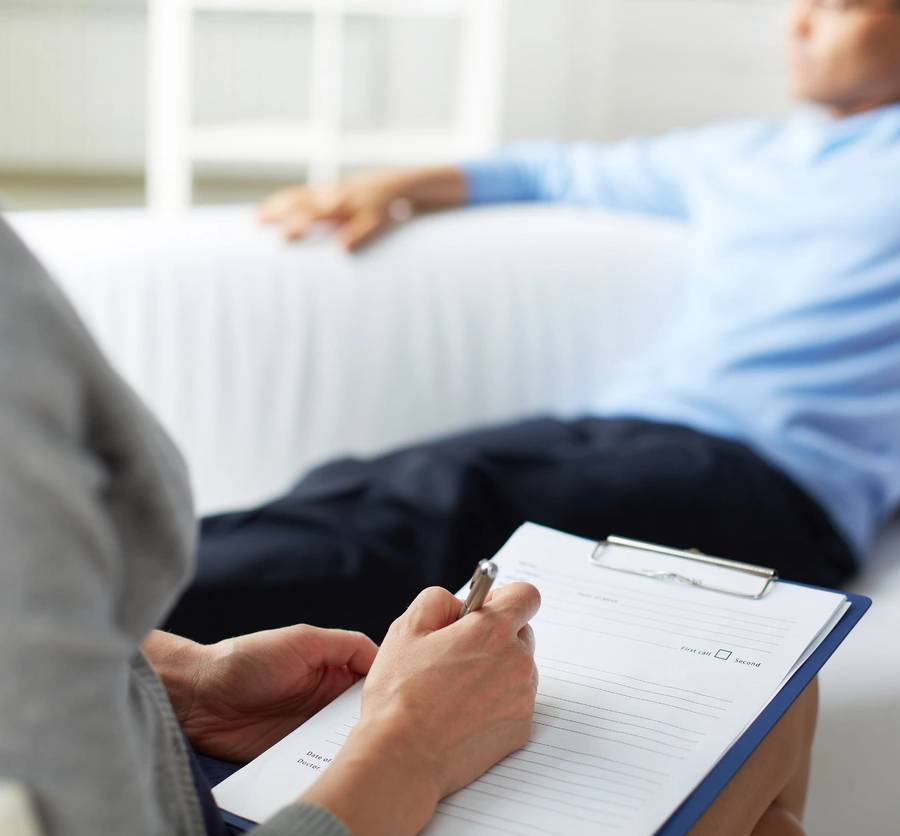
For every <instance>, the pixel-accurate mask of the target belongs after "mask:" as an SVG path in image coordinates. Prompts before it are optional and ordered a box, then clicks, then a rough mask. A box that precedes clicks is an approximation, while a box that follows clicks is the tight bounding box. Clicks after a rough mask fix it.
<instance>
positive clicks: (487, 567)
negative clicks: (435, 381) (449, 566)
mask: <svg viewBox="0 0 900 836" xmlns="http://www.w3.org/2000/svg"><path fill="white" fill-rule="evenodd" d="M498 571H499V570H498V569H497V564H496V563H494V561H492V560H482V561H481V562H480V563H479V564H478V566H476V567H475V574H474V575H472V580H470V581H469V594H468V596H467V597H466V602H465V603H464V604H463V605H462V608H461V609H460V611H459V615H458V616H457V617H456V620H457V621H459V619H460V618H462V617H463V616H464V615H468V614H469V613H470V612H475V610H480V609H481V608H482V606H483V605H484V600H485V598H487V596H488V592H490V591H491V587H492V586H493V585H494V580H495V579H496V577H497V572H498Z"/></svg>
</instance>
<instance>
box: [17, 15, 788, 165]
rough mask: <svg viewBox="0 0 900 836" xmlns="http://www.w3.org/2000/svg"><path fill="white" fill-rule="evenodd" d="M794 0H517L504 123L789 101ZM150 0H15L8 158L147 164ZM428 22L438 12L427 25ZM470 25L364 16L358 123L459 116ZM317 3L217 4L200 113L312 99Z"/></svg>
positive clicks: (668, 123)
mask: <svg viewBox="0 0 900 836" xmlns="http://www.w3.org/2000/svg"><path fill="white" fill-rule="evenodd" d="M783 6H784V2H783V0H512V14H511V19H510V22H509V37H508V46H509V55H508V81H507V94H506V102H505V110H504V114H505V127H504V134H505V136H506V137H507V138H509V139H516V138H526V137H552V136H560V137H564V138H572V137H592V138H608V137H615V136H621V135H623V134H627V133H632V132H635V131H658V130H664V129H666V128H669V127H672V126H675V125H690V124H697V123H699V122H703V121H706V120H708V119H711V118H722V117H730V116H746V115H763V116H765V115H772V114H779V113H781V112H783V111H784V109H785V106H786V104H785V101H784V97H783V94H782V92H781V69H780V56H779V49H778V45H779V32H778V18H779V16H780V14H781V10H782V7H783ZM144 13H145V9H144V3H143V2H142V0H0V114H2V117H0V118H2V120H3V128H2V130H0V169H7V170H8V169H16V168H22V169H63V170H65V169H68V170H89V171H95V170H108V171H136V170H138V169H139V168H140V165H141V161H142V157H143V132H144V79H145V75H144ZM424 26H427V27H428V28H423V27H424ZM457 37H458V32H455V31H454V30H453V29H452V28H448V27H443V28H442V25H441V24H435V23H433V22H432V23H431V24H425V23H424V22H423V21H418V22H405V23H399V24H398V23H395V24H391V25H389V26H387V27H386V26H385V25H384V24H382V23H379V22H378V21H375V20H365V21H359V22H358V23H356V24H355V25H354V26H353V27H352V30H351V32H350V42H351V59H350V60H349V61H348V67H347V73H348V79H349V89H350V91H351V95H350V96H349V99H348V104H347V107H346V112H345V118H346V121H347V123H348V124H349V125H353V126H363V125H377V124H380V123H384V122H385V121H390V122H391V123H395V122H400V123H407V124H429V125H439V124H441V123H442V122H444V121H447V118H448V115H449V114H448V110H447V108H448V107H449V104H448V102H449V96H448V95H446V91H448V90H449V89H450V79H451V78H452V77H453V72H454V70H453V60H454V52H455V48H456V43H457ZM308 38H309V32H308V29H307V28H306V26H305V24H304V22H303V21H302V20H297V19H284V18H279V17H273V16H250V17H246V18H232V17H230V16H229V17H227V18H226V17H224V16H208V17H207V18H206V19H205V20H204V21H203V23H202V25H201V26H200V28H199V33H198V56H199V59H200V67H199V70H198V72H197V79H196V95H197V117H198V119H200V120H205V121H215V120H216V119H218V118H222V117H225V116H234V115H236V114H239V115H245V116H272V115H279V114H288V115H295V116H302V115H303V113H304V111H305V108H306V104H307V100H306V88H307V85H306V62H305V60H304V55H305V54H306V45H307V44H308Z"/></svg>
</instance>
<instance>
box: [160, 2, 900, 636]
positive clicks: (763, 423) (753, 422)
mask: <svg viewBox="0 0 900 836" xmlns="http://www.w3.org/2000/svg"><path fill="white" fill-rule="evenodd" d="M788 32H789V37H788V43H789V54H790V71H791V72H790V75H791V82H792V88H793V93H794V94H795V96H796V97H797V98H798V99H800V100H802V101H805V102H807V103H811V104H813V105H815V106H816V107H815V109H814V112H808V111H804V112H801V113H799V114H798V115H796V116H795V117H793V118H792V119H790V120H789V121H788V122H787V123H785V124H778V125H773V124H758V123H742V124H729V125H722V126H714V127H709V128H705V129H701V130H695V131H688V132H682V133H675V134H671V135H668V136H663V137H661V138H657V139H635V140H629V141H624V142H620V143H616V144H610V145H599V146H598V145H587V144H581V145H572V146H567V145H553V144H549V145H548V144H538V145H524V146H520V147H513V148H510V149H508V150H505V151H503V152H501V153H499V154H497V155H495V156H492V157H488V158H486V159H479V160H474V161H470V162H467V163H465V164H463V165H460V166H458V167H450V168H441V169H430V170H424V171H422V170H419V171H404V172H399V173H395V172H388V173H381V172H379V173H375V174H371V175H365V176H360V177H355V178H352V179H349V180H347V181H346V182H345V183H343V184H341V185H338V186H334V187H330V188H324V189H323V188H299V187H298V188H292V189H287V190H285V191H282V192H280V193H278V194H276V195H274V196H273V197H272V198H270V199H269V200H268V201H267V202H266V204H265V205H264V206H263V208H262V210H261V212H262V217H263V219H264V220H265V221H267V222H270V223H276V224H279V225H280V226H281V229H282V230H283V232H284V234H285V236H286V237H288V238H298V237H301V236H303V234H304V233H305V232H306V230H307V228H308V227H309V226H310V225H311V224H312V223H314V222H318V221H322V220H325V221H331V222H333V223H334V224H335V225H336V227H337V234H338V236H339V238H340V239H341V241H342V242H343V244H344V245H345V246H346V247H347V248H348V249H356V248H357V247H359V246H361V245H362V244H363V243H365V242H367V241H369V240H370V239H371V238H373V237H374V236H375V235H376V234H377V233H379V232H380V231H381V230H383V229H384V228H385V227H386V226H387V225H388V224H389V223H390V222H391V218H392V216H396V215H397V210H398V209H400V210H403V209H405V208H411V209H412V210H413V211H423V210H433V209H438V208H445V207H452V206H459V205H463V204H484V203H492V202H501V201H547V202H558V203H570V204H579V205H584V206H594V207H600V208H604V209H608V210H613V211H621V212H639V213H647V214H653V215H659V216H665V217H669V218H674V219H678V220H682V221H685V222H687V223H688V224H689V225H690V229H691V230H692V233H693V239H694V245H695V246H694V248H693V252H694V259H693V269H692V273H693V275H692V281H691V283H690V288H689V291H688V293H687V297H686V299H685V300H684V304H683V306H682V308H681V310H679V311H678V312H677V313H676V314H675V315H674V316H673V319H672V323H671V328H670V329H669V330H668V331H667V333H665V334H664V335H663V336H662V337H661V338H660V339H659V340H658V343H657V344H656V345H655V346H654V348H653V350H652V351H651V352H649V353H648V354H647V355H646V356H643V357H640V358H637V359H636V360H635V362H634V363H633V365H632V366H631V367H630V368H629V369H627V370H626V372H625V373H624V374H623V375H622V376H621V379H620V380H619V381H618V383H617V384H616V385H614V386H613V387H612V389H611V391H608V392H606V393H604V396H603V397H602V398H601V399H599V400H598V403H597V407H596V410H595V411H594V414H592V415H591V416H589V417H585V418H582V419H580V420H575V421H560V420H553V419H549V418H546V419H535V420H529V421H524V422H521V423H517V424H514V425H511V426H503V427H496V428H490V429H482V430H479V431H476V432H471V433H468V434H466V435H462V436H459V437H455V438H449V439H444V440H439V441H435V442H433V443H429V444H424V445H421V446H418V447H416V448H413V449H408V450H402V451H399V452H395V453H392V454H390V455H385V456H383V457H381V458H378V459H375V460H372V461H357V460H344V461H339V462H335V463H333V464H330V465H328V466H326V467H324V468H321V469H319V470H317V471H315V472H313V473H312V474H310V475H309V476H308V477H307V478H305V479H304V480H302V481H301V482H300V483H299V484H298V485H297V486H296V488H295V489H294V490H292V491H291V492H290V493H289V494H288V495H287V496H284V497H283V498H281V499H279V500H278V501H275V502H272V503H270V504H268V505H266V506H265V507H262V508H259V509H256V510H253V511H251V512H247V513H237V514H229V515H224V516H220V517H216V518H212V519H208V520H206V521H204V523H203V531H202V542H201V547H200V568H199V575H198V579H197V581H196V583H195V585H194V587H193V588H192V589H191V590H190V591H189V593H188V594H187V596H186V597H185V598H184V599H183V600H182V602H181V604H180V606H179V608H178V609H177V611H176V612H175V614H174V617H173V619H172V621H171V622H170V626H171V627H172V628H173V629H175V630H176V631H183V632H185V633H187V634H188V635H191V636H192V637H194V638H200V639H206V640H212V639H216V638H220V637H222V636H224V635H230V634H236V633H239V632H246V631H248V630H254V629H259V628H262V627H268V626H275V625H277V624H287V623H291V622H292V621H293V620H294V619H293V617H292V615H291V614H292V613H295V612H296V611H297V610H298V608H299V609H301V610H302V611H303V612H304V616H305V618H307V619H309V620H311V621H313V622H314V623H318V624H322V625H334V626H341V627H349V628H355V629H361V630H364V631H366V632H368V633H369V634H371V635H373V636H376V637H378V636H380V635H381V634H382V633H383V632H384V629H385V628H386V626H387V624H388V623H389V621H390V619H391V617H392V616H393V615H394V614H396V613H397V612H399V611H400V610H401V609H402V607H403V606H404V605H405V604H406V603H408V601H409V600H411V599H412V597H413V596H414V594H415V593H416V592H417V591H418V590H419V589H421V588H422V587H423V586H426V585H429V584H443V585H449V586H451V587H452V586H454V585H458V584H460V583H462V582H463V581H464V580H465V578H466V576H467V574H468V572H469V571H470V570H471V567H472V566H473V565H474V562H475V560H476V559H477V558H480V557H484V556H487V555H490V554H491V553H493V552H494V551H495V550H496V549H497V548H498V547H499V546H500V545H501V544H502V543H503V542H504V540H505V539H506V538H507V537H508V536H509V535H510V533H511V532H512V531H513V530H514V529H515V528H516V527H517V526H518V525H519V524H520V523H522V522H523V521H525V520H533V521H535V522H538V523H543V524H545V525H549V526H553V527H556V528H559V529H563V530H565V531H569V532H572V533H575V534H579V535H583V536H587V537H592V538H597V539H600V538H604V537H606V536H608V535H609V534H613V533H615V534H621V535H625V536H631V537H635V538H638V539H644V540H649V541H654V542H659V543H664V544H667V545H671V546H680V547H697V548H700V549H701V550H703V551H706V552H710V553H715V554H721V555H723V556H727V557H732V558H736V559H740V560H746V561H750V562H755V563H763V564H767V565H773V566H776V567H777V568H778V569H779V570H780V571H781V573H782V574H783V575H784V576H786V577H788V578H796V579H800V580H805V581H810V582H814V583H821V584H828V585H834V584H840V583H841V582H842V581H844V580H845V579H847V578H848V577H849V576H850V575H851V574H852V573H853V572H854V570H855V569H856V568H857V566H858V561H860V560H861V559H863V558H864V556H865V554H866V552H867V550H868V549H869V548H870V544H871V542H872V539H873V536H874V534H875V532H876V529H877V527H878V525H879V524H880V523H881V522H882V521H883V520H884V519H885V518H886V517H887V516H888V515H889V514H890V513H891V512H892V511H893V510H894V508H895V507H896V506H897V505H898V500H900V225H898V223H897V219H898V217H900V188H897V187H896V185H895V184H894V182H893V181H894V179H895V178H896V176H897V174H898V173H900V3H897V2H895V1H894V0H796V2H794V4H793V8H792V13H791V16H790V24H789V30H788ZM333 595H339V596H340V600H341V601H342V602H343V603H344V605H345V606H342V607H341V612H342V615H343V617H342V618H341V619H340V623H339V624H338V623H336V617H335V615H334V614H333V612H332V608H331V606H330V604H329V602H330V601H333V600H334V598H333ZM348 612H350V613H352V617H351V619H350V621H349V623H348V621H347V618H346V614H347V613H348Z"/></svg>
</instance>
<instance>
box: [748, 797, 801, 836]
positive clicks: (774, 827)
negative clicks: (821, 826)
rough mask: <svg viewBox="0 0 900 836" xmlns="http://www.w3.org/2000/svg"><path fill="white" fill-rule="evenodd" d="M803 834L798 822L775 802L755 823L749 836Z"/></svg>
mask: <svg viewBox="0 0 900 836" xmlns="http://www.w3.org/2000/svg"><path fill="white" fill-rule="evenodd" d="M805 833H806V831H805V830H804V829H803V824H802V823H801V822H800V820H799V819H798V818H797V817H796V816H795V815H794V814H793V813H792V812H791V811H790V810H786V809H785V808H784V807H782V806H781V805H780V804H778V802H775V803H774V804H773V805H772V806H771V807H769V809H768V810H766V812H765V813H764V814H763V817H762V818H761V819H760V820H759V821H758V822H757V823H756V827H754V828H753V833H751V834H750V836H805Z"/></svg>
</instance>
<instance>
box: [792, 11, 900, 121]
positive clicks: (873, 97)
mask: <svg viewBox="0 0 900 836" xmlns="http://www.w3.org/2000/svg"><path fill="white" fill-rule="evenodd" d="M788 36H789V37H788V47H789V50H788V51H789V55H788V57H789V67H790V74H791V88H792V93H793V95H794V96H795V97H797V98H799V99H805V100H807V101H812V102H816V103H818V104H822V105H824V106H825V107H827V108H828V109H829V110H831V112H832V113H834V114H835V115H837V116H846V115H850V114H852V113H859V112H862V111H864V110H870V109H872V108H874V107H880V106H881V105H885V104H888V103H890V102H895V101H900V0H794V2H793V6H792V9H791V14H790V24H789V27H788Z"/></svg>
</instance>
